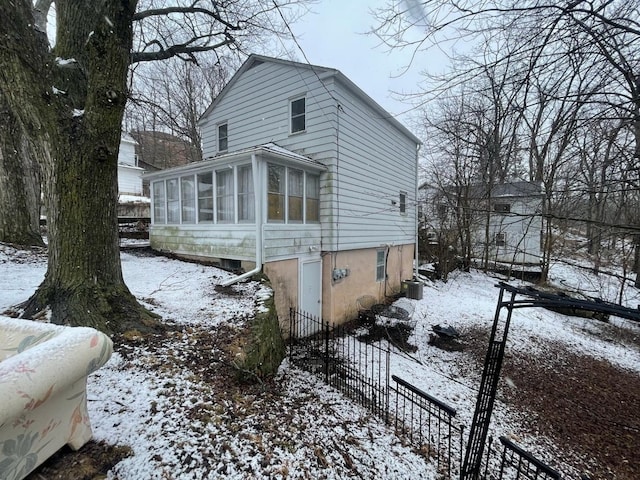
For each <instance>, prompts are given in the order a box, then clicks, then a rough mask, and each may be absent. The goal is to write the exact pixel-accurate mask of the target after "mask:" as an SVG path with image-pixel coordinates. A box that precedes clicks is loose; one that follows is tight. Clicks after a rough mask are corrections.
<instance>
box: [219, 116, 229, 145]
mask: <svg viewBox="0 0 640 480" xmlns="http://www.w3.org/2000/svg"><path fill="white" fill-rule="evenodd" d="M228 148H229V125H228V124H227V123H222V124H220V125H218V151H219V152H226V151H227V149H228Z"/></svg>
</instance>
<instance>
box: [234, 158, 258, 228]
mask: <svg viewBox="0 0 640 480" xmlns="http://www.w3.org/2000/svg"><path fill="white" fill-rule="evenodd" d="M255 218H256V214H255V198H254V194H253V174H252V171H251V165H242V166H241V167H238V221H239V222H253V221H255Z"/></svg>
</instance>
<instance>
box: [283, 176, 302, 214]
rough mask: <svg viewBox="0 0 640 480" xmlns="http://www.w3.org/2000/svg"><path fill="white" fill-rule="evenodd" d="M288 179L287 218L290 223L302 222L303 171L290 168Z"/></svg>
mask: <svg viewBox="0 0 640 480" xmlns="http://www.w3.org/2000/svg"><path fill="white" fill-rule="evenodd" d="M288 179H289V180H288V185H289V188H288V190H287V202H288V219H289V222H291V223H302V220H303V213H304V210H303V206H304V172H303V171H302V170H294V169H293V168H290V169H289V175H288Z"/></svg>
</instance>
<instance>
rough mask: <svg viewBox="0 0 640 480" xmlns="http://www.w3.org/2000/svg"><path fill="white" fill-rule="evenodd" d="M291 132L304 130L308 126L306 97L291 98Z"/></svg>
mask: <svg viewBox="0 0 640 480" xmlns="http://www.w3.org/2000/svg"><path fill="white" fill-rule="evenodd" d="M290 110H291V133H298V132H304V131H305V130H306V128H307V119H306V113H307V107H306V99H305V97H301V98H296V99H294V100H291V104H290Z"/></svg>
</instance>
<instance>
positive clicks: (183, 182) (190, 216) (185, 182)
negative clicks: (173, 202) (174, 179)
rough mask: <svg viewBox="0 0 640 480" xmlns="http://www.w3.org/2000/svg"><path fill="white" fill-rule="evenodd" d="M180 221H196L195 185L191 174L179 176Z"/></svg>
mask: <svg viewBox="0 0 640 480" xmlns="http://www.w3.org/2000/svg"><path fill="white" fill-rule="evenodd" d="M180 199H181V200H182V202H181V206H182V223H196V185H195V179H194V177H193V175H190V176H188V177H181V178H180Z"/></svg>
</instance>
